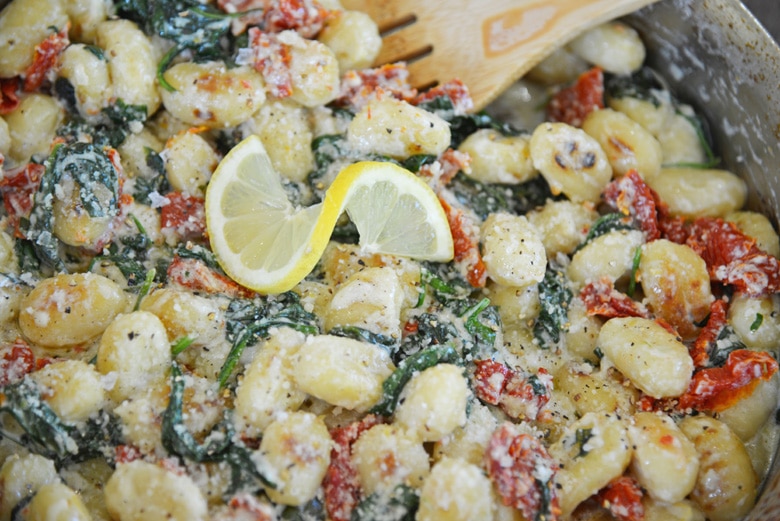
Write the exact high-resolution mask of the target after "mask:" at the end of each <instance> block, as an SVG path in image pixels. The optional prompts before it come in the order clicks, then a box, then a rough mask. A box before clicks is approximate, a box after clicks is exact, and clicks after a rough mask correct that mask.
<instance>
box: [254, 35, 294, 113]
mask: <svg viewBox="0 0 780 521" xmlns="http://www.w3.org/2000/svg"><path fill="white" fill-rule="evenodd" d="M248 34H249V47H250V48H251V49H252V52H253V56H252V64H253V65H254V67H255V69H256V70H257V72H259V73H260V74H262V75H263V79H264V80H265V83H266V85H268V88H269V89H270V92H271V94H272V95H273V96H274V97H276V98H287V97H290V96H292V93H293V86H292V71H291V70H290V62H291V60H292V52H291V50H290V46H289V45H288V44H286V43H283V42H282V41H281V40H280V39H279V37H278V36H277V35H276V34H272V33H267V32H264V31H261V30H260V29H258V28H257V27H252V28H250V29H249V32H248Z"/></svg>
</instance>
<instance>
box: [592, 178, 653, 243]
mask: <svg viewBox="0 0 780 521" xmlns="http://www.w3.org/2000/svg"><path fill="white" fill-rule="evenodd" d="M602 197H603V198H604V202H605V203H607V204H608V205H609V206H611V207H612V208H615V209H616V210H617V211H619V212H621V213H623V214H625V215H630V216H631V217H633V218H634V220H635V221H636V223H637V224H638V225H639V228H640V229H641V230H642V231H643V232H645V236H646V240H647V241H648V242H649V241H654V240H656V239H658V238H659V237H661V230H660V228H659V223H658V219H659V212H660V211H664V210H662V209H661V208H660V207H661V206H663V204H662V203H661V202H660V200H659V198H658V194H656V193H655V192H654V191H653V189H652V188H650V187H649V186H648V184H647V183H645V181H644V179H642V177H641V176H640V175H639V173H638V172H637V171H636V170H629V171H628V172H626V174H625V175H624V176H623V177H621V178H619V179H616V180H614V181H612V182H611V183H609V184H608V185H607V187H606V188H605V189H604V191H603V192H602Z"/></svg>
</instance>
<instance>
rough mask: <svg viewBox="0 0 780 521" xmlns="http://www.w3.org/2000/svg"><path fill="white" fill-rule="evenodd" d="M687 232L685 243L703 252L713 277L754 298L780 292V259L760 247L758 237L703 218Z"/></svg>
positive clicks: (689, 227)
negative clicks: (757, 244) (752, 236)
mask: <svg viewBox="0 0 780 521" xmlns="http://www.w3.org/2000/svg"><path fill="white" fill-rule="evenodd" d="M685 232H687V234H686V236H685V240H684V244H687V245H688V246H690V247H691V248H693V249H694V250H695V251H696V253H698V254H699V255H701V257H702V258H703V259H704V262H706V263H707V268H708V270H709V273H710V278H712V279H713V280H716V281H718V282H721V283H723V284H729V285H732V286H734V287H735V288H736V289H738V290H739V291H741V292H743V293H746V294H748V295H750V296H752V297H758V296H762V295H766V294H769V293H775V292H777V291H780V261H778V260H777V258H775V257H773V256H771V255H769V254H768V253H766V252H764V251H763V250H761V249H760V248H759V247H758V246H756V241H755V239H753V238H751V237H748V236H747V235H745V234H744V233H742V232H741V231H740V230H739V228H737V225H736V224H734V223H731V222H727V221H724V220H723V219H718V218H711V217H700V218H698V219H696V220H695V221H693V223H691V224H689V225H688V226H687V227H686V228H685ZM680 238H682V237H678V239H680ZM677 242H681V241H679V240H678V241H677Z"/></svg>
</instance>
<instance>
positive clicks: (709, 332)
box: [690, 299, 728, 367]
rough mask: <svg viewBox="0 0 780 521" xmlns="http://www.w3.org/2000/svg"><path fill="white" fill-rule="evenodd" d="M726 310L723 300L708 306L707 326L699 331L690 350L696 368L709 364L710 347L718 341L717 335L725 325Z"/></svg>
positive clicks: (726, 306)
mask: <svg viewBox="0 0 780 521" xmlns="http://www.w3.org/2000/svg"><path fill="white" fill-rule="evenodd" d="M727 310H728V303H727V302H726V301H725V300H723V299H718V300H716V301H715V302H713V303H712V304H710V318H709V319H707V325H706V326H704V327H703V328H702V329H701V331H699V335H698V336H697V337H696V340H694V342H693V345H692V346H691V349H690V352H691V357H692V358H693V363H694V365H695V366H696V367H704V366H706V365H707V363H708V362H709V360H710V355H709V350H710V347H711V346H713V345H714V344H715V342H716V341H717V340H718V335H719V334H720V332H721V330H722V329H723V326H725V325H726V323H727V317H726V311H727Z"/></svg>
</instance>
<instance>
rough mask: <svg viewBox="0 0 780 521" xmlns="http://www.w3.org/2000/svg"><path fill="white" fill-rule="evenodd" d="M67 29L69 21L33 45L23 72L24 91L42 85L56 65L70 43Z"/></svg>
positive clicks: (30, 90) (29, 90) (35, 88)
mask: <svg viewBox="0 0 780 521" xmlns="http://www.w3.org/2000/svg"><path fill="white" fill-rule="evenodd" d="M69 29H70V23H67V24H65V27H64V28H63V29H62V30H61V31H60V32H58V33H52V34H50V35H49V36H48V38H46V39H45V40H44V41H42V42H41V43H40V44H38V45H36V46H35V54H33V61H32V63H31V64H30V66H29V67H27V70H25V72H24V87H23V88H24V91H25V92H32V91H34V90H37V89H38V87H40V86H41V85H43V82H44V80H45V79H46V75H47V74H48V72H49V71H50V70H52V69H54V68H55V67H56V66H57V61H58V60H59V57H60V53H61V52H62V51H63V50H65V47H67V46H68V45H70V40H69V39H68V30H69Z"/></svg>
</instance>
